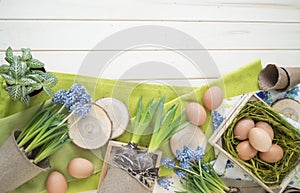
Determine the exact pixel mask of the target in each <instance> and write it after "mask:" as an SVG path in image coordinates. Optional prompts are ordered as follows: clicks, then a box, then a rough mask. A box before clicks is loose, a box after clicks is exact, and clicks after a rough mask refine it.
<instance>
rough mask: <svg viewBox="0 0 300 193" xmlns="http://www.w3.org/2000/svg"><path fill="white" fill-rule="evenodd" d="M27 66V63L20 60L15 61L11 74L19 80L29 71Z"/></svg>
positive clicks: (11, 66) (11, 67)
mask: <svg viewBox="0 0 300 193" xmlns="http://www.w3.org/2000/svg"><path fill="white" fill-rule="evenodd" d="M27 69H28V68H27V65H26V63H25V62H22V61H20V60H19V59H16V58H15V59H14V62H13V63H12V64H11V65H10V69H9V70H10V72H11V73H12V74H13V76H14V78H15V79H19V78H21V77H22V76H24V75H25V73H26V71H27Z"/></svg>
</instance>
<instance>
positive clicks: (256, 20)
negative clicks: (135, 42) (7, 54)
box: [0, 0, 300, 193]
mask: <svg viewBox="0 0 300 193" xmlns="http://www.w3.org/2000/svg"><path fill="white" fill-rule="evenodd" d="M145 25H159V26H165V27H171V28H174V29H177V30H179V31H182V32H184V33H186V34H188V35H189V36H191V37H193V38H195V39H196V40H197V41H198V42H199V43H200V44H201V45H202V46H203V48H199V47H195V46H194V45H193V44H189V43H188V42H182V44H178V45H177V47H174V48H172V49H173V50H170V49H165V48H157V47H143V48H138V49H131V50H128V51H125V52H122V54H120V55H118V57H115V58H114V59H113V60H112V61H111V63H110V64H109V66H108V67H107V68H105V71H104V72H103V73H102V74H101V75H100V76H101V77H103V78H113V79H123V80H129V81H140V80H148V79H150V81H154V82H155V80H162V81H164V82H165V83H167V84H173V85H194V86H200V85H202V84H204V83H206V82H207V81H210V80H212V79H214V78H217V77H218V76H219V75H220V74H221V75H222V74H226V73H228V72H231V71H233V70H235V69H237V68H239V67H240V66H242V65H244V64H247V63H249V62H252V61H254V60H256V59H261V60H262V63H263V65H266V64H268V63H275V64H278V65H281V66H300V62H299V61H300V1H299V0H119V1H118V0H101V1H97V0H88V1H87V0H44V1H38V0H27V1H18V0H0V62H1V63H3V62H4V60H3V55H4V50H5V49H6V48H7V47H8V46H11V47H12V48H13V49H14V50H18V51H20V49H21V48H22V47H29V48H31V49H32V50H33V55H34V57H36V58H38V59H40V60H41V61H43V62H44V63H45V64H46V67H47V69H48V70H50V71H57V72H68V73H78V72H79V71H80V67H81V65H82V63H83V62H84V60H85V58H86V57H87V55H88V54H89V53H90V52H92V53H99V54H103V53H109V52H113V51H122V50H121V48H120V47H118V45H117V44H113V45H110V46H106V47H102V48H101V49H95V48H94V47H95V46H96V45H97V44H98V43H99V42H100V41H102V40H104V39H106V38H107V37H109V36H110V35H112V34H114V33H116V32H119V31H121V30H124V29H128V28H131V27H138V26H145ZM168 35H169V34H165V36H164V37H165V38H166V39H167V38H170V37H169V36H168ZM133 38H134V37H133ZM174 50H178V51H187V52H189V53H193V52H194V53H207V52H208V53H209V55H210V56H211V57H212V59H213V60H214V63H215V64H216V66H217V67H218V71H219V72H216V73H215V74H212V75H210V76H209V77H207V76H205V75H203V74H201V73H199V71H197V70H195V67H194V66H193V65H192V64H191V63H190V62H189V61H188V60H187V59H186V58H184V57H182V56H181V55H178V54H176V53H175V52H174ZM149 61H158V62H161V63H165V64H168V65H170V66H172V67H173V68H174V69H177V70H178V71H180V72H182V74H183V75H180V74H176V73H174V74H172V73H166V72H160V73H155V72H156V71H155V70H156V69H155V70H154V71H149V70H148V71H147V70H145V71H143V72H141V73H126V72H128V69H130V68H133V67H136V66H138V65H139V64H141V63H147V62H148V64H149V65H151V64H150V63H149ZM92 65H103V64H98V63H97V61H95V63H93V64H92ZM157 71H158V72H159V69H157ZM187 80H188V81H187ZM156 192H161V193H162V192H164V191H163V190H161V189H160V188H157V190H156Z"/></svg>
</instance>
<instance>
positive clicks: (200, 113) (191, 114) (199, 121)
mask: <svg viewBox="0 0 300 193" xmlns="http://www.w3.org/2000/svg"><path fill="white" fill-rule="evenodd" d="M185 114H186V116H187V119H188V120H189V122H190V123H191V124H193V125H203V124H204V123H205V121H206V111H205V109H204V108H203V106H202V105H200V104H199V103H190V104H188V105H187V106H186V109H185Z"/></svg>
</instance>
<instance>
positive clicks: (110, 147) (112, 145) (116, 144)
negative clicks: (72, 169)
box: [98, 141, 162, 192]
mask: <svg viewBox="0 0 300 193" xmlns="http://www.w3.org/2000/svg"><path fill="white" fill-rule="evenodd" d="M126 145H127V143H123V142H117V141H109V143H108V146H107V150H106V154H105V158H104V162H103V166H102V170H101V176H100V180H99V185H98V188H99V187H100V186H101V184H102V182H103V181H104V178H105V176H106V173H107V169H108V165H109V163H112V161H111V160H112V152H113V149H114V148H122V147H124V146H126ZM138 148H139V149H140V150H147V148H145V147H138ZM153 154H155V155H156V156H157V157H156V163H155V167H159V166H160V160H161V156H162V152H161V151H156V152H154V153H153ZM128 175H129V174H128ZM154 185H155V184H153V185H152V186H151V188H150V190H151V191H152V192H153V190H154Z"/></svg>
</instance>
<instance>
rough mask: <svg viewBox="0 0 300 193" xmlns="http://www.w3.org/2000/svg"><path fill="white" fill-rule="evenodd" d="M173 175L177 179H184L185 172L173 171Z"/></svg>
mask: <svg viewBox="0 0 300 193" xmlns="http://www.w3.org/2000/svg"><path fill="white" fill-rule="evenodd" d="M174 172H175V174H176V175H177V176H178V177H179V178H184V177H185V176H186V172H185V171H183V170H178V169H176V170H174Z"/></svg>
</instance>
